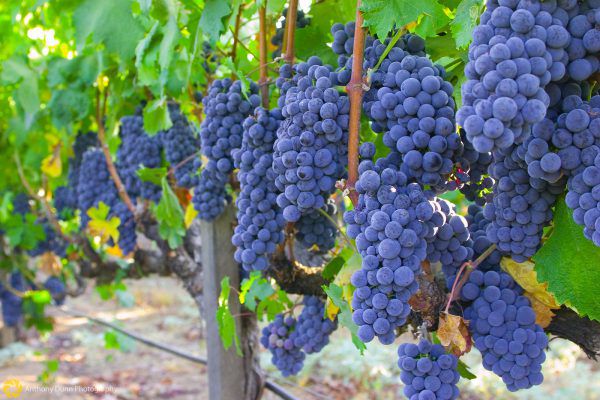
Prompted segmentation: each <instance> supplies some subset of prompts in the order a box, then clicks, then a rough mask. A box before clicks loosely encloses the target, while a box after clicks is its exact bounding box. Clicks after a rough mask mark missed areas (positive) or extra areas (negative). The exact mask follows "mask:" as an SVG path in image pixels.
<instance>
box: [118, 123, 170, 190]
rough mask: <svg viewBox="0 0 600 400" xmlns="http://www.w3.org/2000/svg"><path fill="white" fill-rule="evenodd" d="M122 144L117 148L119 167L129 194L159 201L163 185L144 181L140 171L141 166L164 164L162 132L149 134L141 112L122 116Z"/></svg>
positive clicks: (120, 131) (120, 135) (151, 166)
mask: <svg viewBox="0 0 600 400" xmlns="http://www.w3.org/2000/svg"><path fill="white" fill-rule="evenodd" d="M119 137H120V138H121V145H120V146H119V149H118V150H117V162H116V167H117V170H118V172H119V176H120V178H121V180H122V181H123V185H125V189H126V190H127V193H128V194H129V197H131V198H132V199H136V198H137V197H142V198H143V199H147V200H152V201H155V202H158V201H159V200H160V196H161V194H162V190H161V188H160V186H158V185H156V184H154V183H152V182H144V181H142V180H141V179H140V177H139V176H138V174H137V172H138V170H139V169H140V168H143V167H145V168H159V167H160V166H161V164H162V155H161V152H162V143H161V140H160V136H159V135H155V136H150V135H148V134H147V133H146V131H145V130H144V119H143V118H142V115H141V112H138V113H136V114H135V115H129V116H126V117H123V118H121V126H120V128H119Z"/></svg>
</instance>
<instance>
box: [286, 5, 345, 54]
mask: <svg viewBox="0 0 600 400" xmlns="http://www.w3.org/2000/svg"><path fill="white" fill-rule="evenodd" d="M310 15H311V21H310V24H309V25H308V26H306V27H304V28H300V29H296V33H295V40H294V44H295V51H296V56H297V57H298V58H300V59H302V60H308V58H309V57H311V56H318V57H320V58H321V60H323V62H324V63H325V64H330V65H337V55H336V54H335V53H334V52H333V51H331V48H330V47H329V46H327V42H330V41H332V37H331V32H330V30H331V25H333V24H334V23H336V22H341V23H346V22H348V21H352V20H354V19H355V18H356V1H353V0H331V1H327V2H321V3H315V4H313V5H312V7H311V9H310Z"/></svg>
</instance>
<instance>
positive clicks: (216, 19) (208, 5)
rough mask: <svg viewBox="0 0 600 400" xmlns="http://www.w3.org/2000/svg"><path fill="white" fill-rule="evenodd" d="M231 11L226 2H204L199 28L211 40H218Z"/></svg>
mask: <svg viewBox="0 0 600 400" xmlns="http://www.w3.org/2000/svg"><path fill="white" fill-rule="evenodd" d="M231 10H232V9H231V6H230V5H229V4H228V2H227V1H221V0H206V1H205V2H204V10H203V11H202V16H201V17H200V26H201V27H202V30H203V31H204V32H205V33H206V34H207V35H208V36H209V37H210V38H211V40H213V41H216V40H218V39H219V36H221V33H223V32H225V23H226V21H227V17H228V16H229V14H231Z"/></svg>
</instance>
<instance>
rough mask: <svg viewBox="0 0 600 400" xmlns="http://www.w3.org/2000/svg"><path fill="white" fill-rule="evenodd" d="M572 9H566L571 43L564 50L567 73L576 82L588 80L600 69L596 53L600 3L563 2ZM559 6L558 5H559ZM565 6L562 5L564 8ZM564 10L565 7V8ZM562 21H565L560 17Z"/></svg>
mask: <svg viewBox="0 0 600 400" xmlns="http://www.w3.org/2000/svg"><path fill="white" fill-rule="evenodd" d="M563 3H567V4H568V5H569V6H571V5H572V8H570V9H568V10H567V11H568V17H570V19H568V24H567V25H566V28H567V29H568V31H569V33H570V34H571V41H570V43H569V46H568V47H567V48H566V53H567V56H568V61H569V64H568V66H567V72H568V74H569V76H570V77H571V78H572V79H574V80H576V81H583V80H586V79H588V78H589V77H590V76H592V75H593V74H594V73H596V72H597V71H598V69H599V68H600V61H599V60H598V52H600V30H598V24H599V23H600V14H599V12H598V11H599V10H600V3H598V1H596V0H585V1H582V2H574V1H570V2H563ZM559 4H560V3H559ZM565 5H566V4H563V6H565ZM565 8H566V7H565ZM562 21H563V23H564V21H567V19H566V18H564V15H563V16H562Z"/></svg>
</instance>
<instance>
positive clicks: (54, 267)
mask: <svg viewBox="0 0 600 400" xmlns="http://www.w3.org/2000/svg"><path fill="white" fill-rule="evenodd" d="M38 268H39V269H40V270H41V271H42V272H44V274H46V275H58V274H59V273H60V270H61V269H62V263H61V262H60V258H58V256H57V255H56V254H54V253H52V252H51V251H48V252H46V253H44V254H42V255H41V256H40V257H39V259H38Z"/></svg>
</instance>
